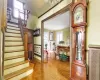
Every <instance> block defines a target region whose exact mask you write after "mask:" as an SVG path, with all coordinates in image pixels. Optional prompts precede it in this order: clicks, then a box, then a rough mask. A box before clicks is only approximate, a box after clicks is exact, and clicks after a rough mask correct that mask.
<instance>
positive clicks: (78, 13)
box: [74, 7, 83, 24]
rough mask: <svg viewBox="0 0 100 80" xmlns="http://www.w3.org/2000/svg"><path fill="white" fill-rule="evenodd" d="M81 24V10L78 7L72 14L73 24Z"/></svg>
mask: <svg viewBox="0 0 100 80" xmlns="http://www.w3.org/2000/svg"><path fill="white" fill-rule="evenodd" d="M81 22H83V9H82V7H78V8H77V9H76V10H75V12H74V24H78V23H81Z"/></svg>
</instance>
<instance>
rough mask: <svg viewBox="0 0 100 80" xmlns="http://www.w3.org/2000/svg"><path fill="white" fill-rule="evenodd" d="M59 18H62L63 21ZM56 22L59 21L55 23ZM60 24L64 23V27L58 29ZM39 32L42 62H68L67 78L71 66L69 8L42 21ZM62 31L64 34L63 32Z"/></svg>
mask: <svg viewBox="0 0 100 80" xmlns="http://www.w3.org/2000/svg"><path fill="white" fill-rule="evenodd" d="M65 15H66V16H65ZM60 16H63V18H64V19H63V18H62V17H60ZM61 18H62V19H61ZM57 20H59V21H58V22H55V21H57ZM60 22H62V24H63V23H65V25H66V26H65V25H64V24H63V26H62V27H61V26H60V27H59V26H58V25H60V24H59V23H60ZM66 23H67V24H66ZM50 24H52V25H50ZM53 24H54V25H53ZM57 24H58V25H57ZM48 25H49V26H48ZM56 26H58V27H56ZM41 30H42V31H41V32H42V33H41V38H42V39H41V43H42V61H43V62H47V63H48V62H50V61H61V62H64V64H66V62H68V63H69V77H70V64H71V54H70V53H71V45H70V42H71V38H70V36H71V34H70V33H71V27H70V6H69V5H68V6H66V7H65V8H63V9H61V10H60V11H58V12H57V13H54V14H53V15H51V16H49V17H48V18H46V19H44V20H43V21H42V28H41ZM64 30H65V33H64V32H63V31H64ZM67 30H68V31H69V34H67V32H66V31H67ZM66 34H67V35H66ZM64 36H65V37H64ZM63 54H64V55H63ZM62 56H63V57H62ZM51 63H52V62H51ZM58 63H59V62H58ZM59 64H60V63H59ZM58 66H59V65H58ZM66 66H67V65H66Z"/></svg>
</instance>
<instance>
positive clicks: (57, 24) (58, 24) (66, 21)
mask: <svg viewBox="0 0 100 80" xmlns="http://www.w3.org/2000/svg"><path fill="white" fill-rule="evenodd" d="M69 26H70V13H69V11H67V12H65V13H63V14H60V15H57V16H55V17H54V18H51V19H49V20H47V21H45V22H44V28H45V29H48V30H60V29H64V28H67V27H69Z"/></svg>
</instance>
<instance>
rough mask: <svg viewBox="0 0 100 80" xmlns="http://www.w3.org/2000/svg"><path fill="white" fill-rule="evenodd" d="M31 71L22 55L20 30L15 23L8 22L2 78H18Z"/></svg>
mask: <svg viewBox="0 0 100 80" xmlns="http://www.w3.org/2000/svg"><path fill="white" fill-rule="evenodd" d="M32 72H33V67H30V66H29V61H26V60H25V57H24V44H23V41H22V37H21V30H20V28H19V27H18V26H17V25H13V24H8V26H7V28H6V32H5V45H4V79H5V80H20V79H22V78H24V77H26V76H28V75H29V74H31V73H32Z"/></svg>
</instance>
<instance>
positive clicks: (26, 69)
mask: <svg viewBox="0 0 100 80" xmlns="http://www.w3.org/2000/svg"><path fill="white" fill-rule="evenodd" d="M31 69H33V67H27V68H24V69H21V70H18V71H16V72H13V73H10V74H7V75H5V76H4V78H5V80H8V79H10V78H12V77H15V76H17V75H20V74H22V73H24V72H26V71H29V70H31Z"/></svg>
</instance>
